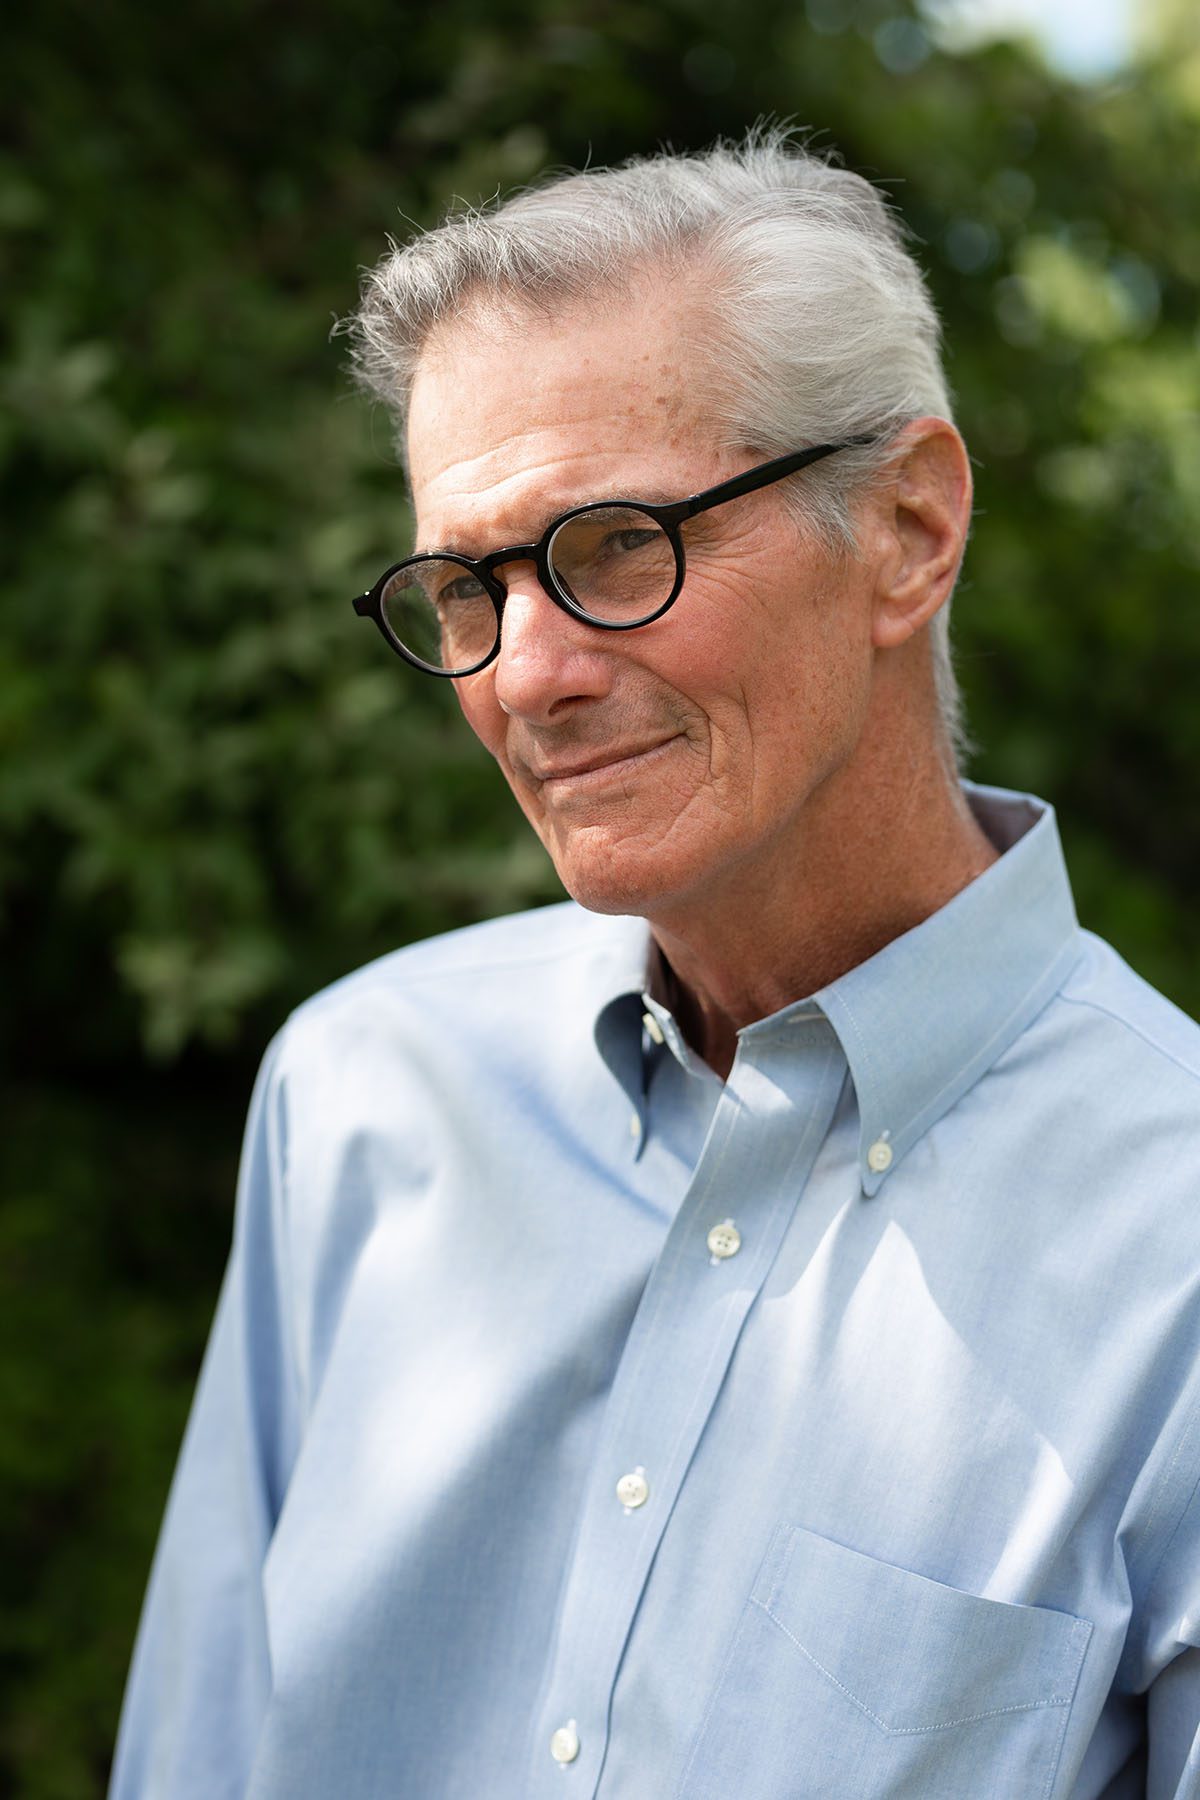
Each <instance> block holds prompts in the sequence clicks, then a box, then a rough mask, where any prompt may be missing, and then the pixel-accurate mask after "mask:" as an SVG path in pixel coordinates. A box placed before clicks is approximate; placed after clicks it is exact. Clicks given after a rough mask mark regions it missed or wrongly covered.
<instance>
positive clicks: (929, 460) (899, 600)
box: [869, 418, 971, 650]
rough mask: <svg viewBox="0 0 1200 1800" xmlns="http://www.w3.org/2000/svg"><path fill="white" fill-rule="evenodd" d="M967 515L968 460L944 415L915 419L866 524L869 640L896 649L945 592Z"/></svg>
mask: <svg viewBox="0 0 1200 1800" xmlns="http://www.w3.org/2000/svg"><path fill="white" fill-rule="evenodd" d="M970 522H971V465H970V461H969V459H968V457H967V450H966V446H965V444H964V443H963V441H962V438H961V437H960V436H959V434H958V432H957V431H956V430H955V429H954V427H953V425H951V424H950V422H949V420H948V419H934V418H928V419H916V420H914V421H913V423H912V424H911V425H906V426H905V427H904V430H903V431H902V432H901V433H900V436H899V438H898V439H897V441H896V458H895V461H894V462H893V464H892V467H891V470H890V473H889V475H888V476H887V477H886V478H885V479H884V481H883V482H882V483H881V484H880V487H879V489H878V490H877V493H876V496H875V506H874V509H873V516H872V519H871V525H870V528H869V529H870V530H871V532H872V535H873V537H874V542H875V547H876V583H875V595H874V609H873V617H872V626H871V641H872V643H873V644H874V645H875V647H876V648H877V649H880V650H894V649H895V648H896V647H897V646H898V645H900V644H903V643H905V642H906V641H907V640H908V639H909V638H910V637H912V636H913V634H914V633H915V632H917V631H919V630H920V629H921V627H922V626H923V625H925V624H927V623H928V622H929V620H930V619H931V618H932V617H933V615H934V613H935V612H937V610H938V608H939V607H940V606H941V605H942V604H943V603H944V602H945V601H946V600H948V599H949V597H950V591H951V589H952V588H953V586H954V582H955V579H956V577H957V575H958V569H959V564H960V563H961V562H962V554H963V548H964V546H965V544H966V541H967V531H968V528H969V526H970Z"/></svg>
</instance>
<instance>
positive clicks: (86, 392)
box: [0, 0, 1200, 1800]
mask: <svg viewBox="0 0 1200 1800" xmlns="http://www.w3.org/2000/svg"><path fill="white" fill-rule="evenodd" d="M1160 11H1161V17H1162V25H1161V29H1162V30H1164V31H1165V30H1168V29H1175V30H1178V31H1181V32H1182V31H1184V30H1186V29H1188V28H1189V26H1188V24H1187V23H1186V22H1185V21H1184V20H1183V11H1186V9H1181V11H1180V15H1179V19H1178V20H1177V21H1176V22H1175V24H1174V25H1173V24H1172V20H1173V18H1174V13H1173V10H1172V7H1171V6H1169V5H1166V4H1164V5H1163V6H1162V7H1161V8H1160ZM1188 17H1189V20H1190V14H1189V15H1188ZM67 45H69V46H70V50H69V52H67V51H64V49H63V46H67ZM8 63H9V69H10V74H13V73H15V75H16V82H15V87H16V90H17V91H16V106H15V108H14V112H13V124H12V128H11V130H10V133H9V135H8V137H7V138H6V140H5V141H4V144H3V146H0V275H2V276H3V281H4V291H5V295H6V306H5V309H4V320H3V326H2V330H3V349H2V352H0V484H2V489H3V494H4V502H5V517H6V521H7V523H6V529H5V533H4V538H3V550H2V554H3V556H4V559H5V563H4V573H5V594H6V603H5V606H4V609H3V613H2V614H0V933H2V934H3V940H4V951H5V970H6V998H7V1002H8V1004H7V1005H6V1007H5V1009H4V1022H3V1028H2V1036H0V1044H2V1045H3V1048H4V1051H5V1053H6V1056H7V1061H8V1065H9V1068H10V1070H11V1072H12V1079H11V1080H10V1083H9V1097H8V1100H7V1101H6V1106H7V1114H6V1117H5V1120H4V1130H3V1136H2V1139H0V1142H2V1143H3V1147H4V1158H5V1162H4V1182H5V1184H4V1190H3V1191H4V1205H3V1209H2V1210H0V1271H2V1274H0V1398H2V1399H3V1403H4V1404H3V1418H4V1425H3V1431H2V1432H0V1495H3V1496H4V1497H3V1499H2V1500H0V1566H3V1568H4V1570H5V1575H4V1581H5V1586H6V1591H5V1593H4V1595H3V1605H2V1607H0V1610H2V1611H3V1615H4V1617H5V1618H6V1620H8V1621H11V1622H10V1623H7V1624H6V1625H5V1628H4V1632H3V1635H2V1636H0V1668H2V1669H3V1671H4V1679H5V1683H6V1687H7V1688H8V1690H9V1693H10V1695H11V1700H12V1704H11V1707H10V1709H9V1717H8V1722H7V1723H5V1724H4V1725H3V1726H0V1788H5V1789H7V1788H9V1787H11V1788H12V1790H13V1791H14V1792H18V1793H20V1794H21V1795H23V1796H28V1800H78V1797H84V1796H90V1795H93V1794H98V1793H99V1792H100V1791H101V1790H102V1785H103V1772H104V1767H105V1759H106V1756H107V1752H108V1746H109V1742H110V1739H111V1733H112V1729H113V1722H114V1717H115V1708H116V1704H117V1699H118V1696H119V1690H120V1684H121V1681H122V1679H123V1674H124V1665H125V1662H126V1658H127V1655H128V1647H129V1639H130V1634H131V1632H132V1627H133V1621H134V1617H135V1612H136V1605H137V1598H138V1595H139V1592H140V1588H141V1585H142V1582H143V1579H144V1574H145V1567H146V1562H147V1559H148V1555H149V1547H150V1542H151V1539H152V1536H153V1531H154V1528H155V1524H156V1521H157V1516H158V1513H159V1509H160V1506H161V1501H162V1497H163V1492H164V1486H165V1481H166V1478H167V1472H168V1470H169V1465H170V1461H171V1458H172V1456H173V1453H174V1448H175V1443H176V1441H177V1434H178V1430H179V1426H180V1422H181V1418H182V1414H183V1409H184V1407H185V1405H186V1399H187V1394H188V1391H189V1388H190V1383H191V1380H192V1378H193V1375H194V1370H195V1364H196V1358H197V1355H198V1350H199V1345H200V1342H201V1340H202V1336H203V1330H204V1325H205V1322H206V1319H207V1316H208V1313H209V1310H210V1308H211V1303H212V1296H213V1292H214V1287H215V1281H216V1278H217V1271H218V1269H219V1265H220V1261H221V1255H222V1252H223V1247H224V1241H225V1237H226V1234H227V1230H228V1206H229V1195H230V1191H231V1162H232V1157H233V1154H234V1151H235V1148H236V1140H237V1124H236V1114H237V1112H238V1111H239V1110H240V1108H241V1105H242V1103H243V1099H244V1095H245V1093H246V1091H247V1086H248V1076H249V1071H250V1068H251V1067H252V1064H253V1060H254V1058H255V1056H256V1054H257V1052H258V1051H259V1050H260V1049H261V1047H262V1044H263V1043H264V1042H265V1039H266V1036H267V1034H268V1032H269V1030H270V1029H271V1028H272V1027H273V1025H274V1024H275V1023H276V1022H277V1021H278V1020H279V1019H280V1018H281V1017H282V1015H283V1013H284V1012H285V1011H286V1009H287V1008H288V1006H290V1005H291V1004H293V1003H294V1002H295V1001H296V1000H298V999H299V998H300V997H302V996H303V995H304V994H305V993H308V992H311V991H312V990H313V989H314V988H316V987H318V986H319V985H321V984H322V983H323V982H325V981H326V980H328V979H330V978H331V977H333V976H335V975H337V974H338V973H340V972H342V971H343V970H345V969H347V968H350V967H352V966H354V965H356V964H358V963H361V962H362V961H364V960H365V959H366V958H367V957H369V956H371V955H373V954H375V953H376V952H378V951H380V950H383V949H385V948H387V947H389V946H390V945H392V944H394V943H396V942H400V941H403V940H404V939H406V938H409V937H413V936H419V935H424V934H427V933H429V932H432V931H436V930H439V929H443V928H445V927H447V926H450V925H453V924H456V923H461V922H465V921H467V920H470V919H472V918H476V917H479V916H482V915H484V914H487V913H491V912H495V911H498V910H503V909H505V908H509V907H515V906H521V905H526V904H531V903H535V902H537V901H540V900H543V899H546V898H549V897H551V896H552V895H553V894H554V893H555V892H556V888H555V883H554V879H553V876H552V873H551V872H550V870H549V868H548V865H547V864H546V863H545V861H544V859H543V858H542V856H541V853H540V851H538V849H537V848H536V846H535V845H534V844H533V843H532V840H531V839H530V838H529V836H528V834H527V833H526V831H525V829H524V827H523V826H521V825H520V823H519V822H518V820H517V817H516V814H515V810H514V808H513V807H512V804H511V802H510V800H509V799H508V797H507V794H506V792H505V791H504V790H503V787H502V784H501V783H500V781H499V779H498V777H497V776H496V774H495V772H494V771H493V770H492V769H491V768H490V767H489V766H488V765H487V763H486V760H485V758H484V757H483V755H482V753H480V752H479V751H478V750H477V749H476V748H475V747H474V745H473V744H472V743H471V742H470V741H469V740H468V738H467V735H466V733H465V731H464V729H463V727H462V725H461V722H460V721H459V720H458V719H457V716H456V713H455V710H454V705H453V700H452V696H450V695H448V694H447V693H445V692H443V691H441V689H440V688H439V687H438V686H437V684H435V683H432V682H426V683H421V682H420V681H418V680H416V679H411V680H410V679H407V678H406V676H405V673H404V671H403V670H402V669H401V668H400V666H399V665H398V664H395V665H393V664H392V663H391V662H389V661H387V660H386V659H385V658H384V656H383V654H382V651H381V648H380V646H379V645H378V642H377V639H376V637H375V634H374V633H373V631H372V630H371V628H370V627H369V626H367V625H366V624H365V623H363V622H360V621H356V620H355V619H354V618H353V616H352V614H351V612H350V608H349V598H350V596H351V595H352V594H353V593H354V592H356V591H358V590H360V589H361V588H362V587H363V586H364V585H365V583H366V582H367V581H368V580H369V579H371V578H372V577H373V575H374V574H375V572H376V571H377V568H378V567H379V566H381V565H382V564H383V563H384V562H385V561H387V560H388V559H389V557H390V556H391V555H392V553H393V552H394V549H395V547H396V545H397V544H399V543H401V542H403V541H404V537H405V531H406V519H405V511H404V500H403V494H402V488H401V482H400V479H399V476H398V474H397V471H396V469H395V466H394V462H393V459H392V456H391V452H390V449H389V446H388V443H387V430H386V426H385V425H384V424H383V422H382V421H381V420H378V419H375V418H372V416H371V415H370V414H369V413H368V411H367V410H366V409H365V407H364V405H363V404H362V403H361V402H360V401H359V400H357V399H355V398H352V397H350V396H348V395H347V394H346V392H345V389H344V383H343V381H342V377H341V375H340V372H339V366H338V365H339V351H338V348H337V345H336V343H331V342H330V340H329V337H328V332H329V328H330V326H331V324H332V322H333V321H334V320H335V319H336V318H337V317H338V316H339V315H341V314H344V313H346V312H347V311H348V310H349V309H350V308H351V306H352V305H353V302H354V282H355V275H354V271H355V269H356V267H357V266H358V265H360V264H363V263H367V262H371V261H373V260H374V259H375V257H376V256H377V255H378V254H379V252H380V250H381V248H382V244H383V237H384V234H385V232H387V231H388V230H396V231H400V230H402V229H403V221H402V220H401V219H400V218H398V216H397V209H399V210H400V212H402V213H403V214H405V215H406V216H407V217H409V218H412V219H416V220H418V221H423V222H424V221H429V220H431V219H432V218H433V217H435V216H436V214H437V212H438V211H439V210H440V209H441V208H442V207H443V206H444V205H445V204H446V202H447V200H448V198H449V197H450V196H451V195H453V194H456V193H457V194H462V195H464V196H466V197H467V198H469V199H477V198H480V197H482V196H484V195H486V194H488V193H490V192H491V191H492V190H493V189H494V188H495V187H496V186H497V185H501V186H508V185H511V184H513V183H515V182H520V181H522V180H525V179H527V178H529V177H530V176H532V175H533V174H534V173H535V172H536V171H537V170H538V169H539V168H540V167H542V166H546V165H550V164H555V163H560V162H568V163H580V162H582V161H584V160H586V159H587V158H588V157H589V156H590V157H591V158H592V160H595V161H606V160H611V159H613V158H617V157H620V156H623V155H625V154H628V153H630V152H632V151H635V150H645V149H649V148H653V147H654V145H655V144H656V143H658V142H660V141H671V142H674V143H675V144H677V145H697V144H701V143H703V142H705V141H707V140H709V139H710V138H711V137H713V136H714V135H716V134H717V133H718V132H720V131H728V132H734V133H736V132H738V131H740V130H741V129H742V128H743V126H744V125H745V124H746V123H747V122H748V121H749V120H751V119H752V118H754V117H755V116H757V115H760V114H777V115H783V116H793V117H796V118H798V119H800V120H802V121H806V122H812V123H813V124H815V125H817V126H819V127H821V128H822V130H823V131H827V132H828V134H829V137H830V138H831V139H832V140H833V141H834V142H836V143H837V144H839V145H840V147H841V148H842V150H843V152H844V153H845V155H846V157H847V159H848V160H849V161H850V163H851V164H852V165H853V166H855V167H857V168H859V169H862V170H863V171H865V172H867V173H872V174H874V175H875V176H876V177H877V178H880V179H882V180H883V181H884V182H885V184H886V185H888V187H889V188H890V190H891V191H892V193H893V195H894V197H895V199H896V201H897V204H898V205H899V206H900V207H901V209H902V211H903V212H904V214H905V216H906V217H907V219H908V220H909V222H910V224H911V225H912V227H913V229H914V230H915V232H916V233H917V234H918V235H919V237H920V239H921V240H922V241H923V246H924V248H923V252H922V254H923V257H924V260H925V262H926V264H927V266H928V269H929V273H930V278H931V280H932V283H933V286H934V289H935V292H936V294H937V298H938V301H939V304H940V306H941V308H942V311H943V315H944V317H945V320H946V325H947V337H948V343H949V346H950V368H951V374H952V379H953V381H954V384H955V388H956V391H957V394H958V397H959V402H960V411H961V422H962V424H963V426H964V430H965V432H966V435H967V437H968V440H969V442H970V443H971V445H972V448H973V450H974V453H975V455H976V458H977V471H976V472H977V483H978V500H979V515H978V520H977V524H976V529H975V535H974V540H973V544H972V548H971V551H970V553H969V559H968V566H967V571H966V575H965V578H964V582H963V585H962V588H961V590H960V594H959V597H958V599H957V601H956V618H957V624H958V642H959V645H960V664H961V672H962V675H963V678H964V682H965V685H966V687H967V691H968V697H969V704H970V713H971V720H972V727H973V732H974V735H975V737H976V739H977V741H978V742H979V744H980V746H981V748H980V752H979V755H978V758H977V762H976V766H975V769H974V771H973V772H975V773H976V774H978V775H979V776H980V777H981V778H983V779H995V780H997V781H1001V782H1006V783H1009V784H1012V785H1027V786H1030V787H1033V788H1035V789H1038V790H1040V791H1041V792H1043V793H1046V794H1048V795H1049V796H1050V797H1052V798H1053V799H1055V801H1056V802H1057V803H1058V804H1059V807H1060V812H1061V814H1062V816H1063V820H1064V826H1065V832H1066V837H1067V843H1068V851H1069V854H1070V857H1071V862H1072V868H1073V872H1074V876H1075V881H1076V888H1077V893H1078V897H1079V901H1080V909H1081V913H1082V915H1083V917H1084V920H1085V922H1086V923H1088V924H1091V925H1094V926H1095V927H1097V928H1098V929H1100V930H1101V931H1103V932H1104V933H1105V934H1106V935H1107V936H1109V937H1111V938H1112V939H1113V940H1114V941H1115V942H1116V943H1117V944H1118V946H1119V947H1121V948H1122V949H1123V950H1124V951H1125V952H1126V954H1128V955H1129V957H1130V958H1131V960H1132V961H1134V962H1135V964H1137V966H1139V967H1140V968H1141V969H1142V970H1143V971H1144V972H1145V973H1146V974H1148V975H1149V976H1150V977H1151V979H1153V980H1154V981H1156V982H1157V983H1158V984H1159V985H1160V986H1162V987H1164V988H1165V989H1166V990H1167V991H1168V992H1169V993H1171V994H1172V995H1173V996H1174V997H1175V998H1177V999H1178V1000H1180V1001H1181V1002H1182V1003H1183V1004H1185V1005H1187V1006H1188V1007H1189V1008H1190V1009H1191V1010H1200V967H1198V965H1197V958H1196V953H1195V950H1194V947H1193V936H1192V930H1191V917H1190V911H1191V909H1190V907H1189V904H1188V903H1189V900H1190V898H1191V896H1192V895H1193V894H1194V893H1195V891H1196V885H1197V874H1198V872H1200V871H1198V861H1200V850H1198V848H1197V846H1198V843H1200V833H1198V831H1197V826H1198V824H1200V820H1198V818H1197V803H1196V783H1195V780H1194V779H1193V777H1192V771H1193V769H1194V768H1195V766H1196V762H1197V756H1198V753H1200V709H1198V708H1197V707H1196V704H1195V701H1194V692H1195V689H1196V686H1197V680H1198V676H1200V609H1197V607H1196V606H1195V604H1194V598H1193V597H1194V594H1195V592H1196V588H1197V572H1198V565H1200V533H1198V531H1197V522H1198V518H1200V340H1198V337H1197V315H1196V292H1197V287H1198V285H1200V171H1198V168H1197V164H1196V159H1195V156H1194V142H1195V131H1196V125H1197V117H1198V115H1200V79H1198V78H1197V73H1196V71H1197V67H1198V66H1200V65H1197V62H1196V57H1195V55H1194V54H1192V55H1190V56H1189V55H1184V54H1183V53H1182V49H1180V50H1176V49H1175V48H1173V47H1172V45H1170V44H1165V43H1164V41H1163V39H1162V38H1161V37H1160V38H1159V39H1156V40H1153V41H1151V42H1149V43H1148V45H1147V48H1146V62H1145V65H1144V67H1143V69H1142V70H1141V71H1140V73H1139V74H1138V75H1137V77H1136V78H1134V79H1130V80H1128V81H1125V82H1121V83H1116V84H1114V85H1112V86H1110V87H1107V88H1102V89H1087V88H1077V87H1074V86H1072V85H1071V84H1069V83H1067V82H1065V81H1064V80H1062V79H1060V78H1057V77H1055V76H1053V75H1051V74H1050V73H1048V72H1047V71H1046V70H1045V69H1044V68H1042V67H1041V66H1040V65H1039V64H1038V63H1037V62H1036V60H1035V59H1034V58H1033V57H1032V56H1031V55H1030V54H1029V53H1027V52H1025V51H1022V50H1018V49H1015V48H1012V47H1005V46H998V47H994V48H991V49H988V50H985V51H979V52H976V53H974V54H972V55H969V56H968V55H962V56H952V55H950V54H947V53H944V52H943V51H941V50H939V49H937V48H936V46H935V45H934V44H933V43H932V42H931V39H930V37H929V35H928V32H927V31H926V29H925V27H924V26H923V24H922V22H921V20H920V18H919V17H918V16H917V15H916V14H914V13H912V12H911V11H909V10H908V8H907V7H906V6H905V5H904V4H902V0H808V3H807V5H806V6H805V7H803V8H801V7H800V6H798V5H797V4H795V0H740V4H739V5H738V6H737V7H736V8H734V7H733V6H732V4H726V3H725V0H721V3H720V4H717V5H714V4H712V0H704V3H703V4H702V3H701V0H667V3H666V4H658V3H657V0H656V3H655V4H650V0H605V4H604V5H601V4H600V0H489V3H488V4H487V5H486V6H485V5H484V4H483V3H482V0H446V4H444V5H443V6H442V7H440V8H439V9H436V10H435V11H434V10H426V9H421V10H417V9H415V8H413V9H410V8H409V7H408V6H406V5H396V4H393V5H388V4H385V0H343V3H342V4H340V5H339V6H338V7H336V8H334V7H328V6H324V5H319V4H317V3H316V0H294V3H293V4H292V5H290V6H289V7H288V8H286V9H280V8H278V7H274V6H270V5H268V4H266V0H239V4H237V5H234V4H233V3H232V0H208V3H207V4H205V5H203V6H201V5H193V4H187V3H185V4H184V6H183V7H182V8H179V7H177V8H174V9H166V10H163V9H157V10H156V9H153V8H146V7H139V6H135V5H133V4H132V0H108V4H106V5H104V6H99V7H98V6H94V5H90V4H86V5H85V4H83V0H75V3H71V0H56V3H52V4H50V5H47V6H44V7H41V8H38V9H32V8H27V9H23V14H22V16H21V17H20V18H18V19H15V20H13V21H12V22H11V23H10V24H9V28H8ZM172 1059H174V1060H172ZM18 1075H19V1077H20V1080H19V1083H18V1081H17V1080H16V1077H17V1076H18Z"/></svg>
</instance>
